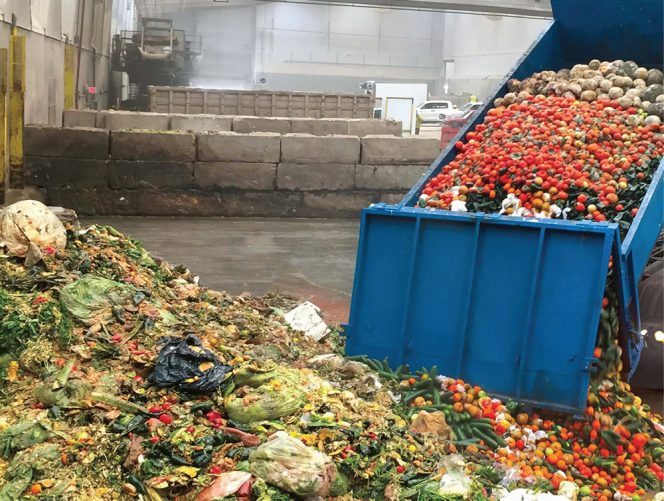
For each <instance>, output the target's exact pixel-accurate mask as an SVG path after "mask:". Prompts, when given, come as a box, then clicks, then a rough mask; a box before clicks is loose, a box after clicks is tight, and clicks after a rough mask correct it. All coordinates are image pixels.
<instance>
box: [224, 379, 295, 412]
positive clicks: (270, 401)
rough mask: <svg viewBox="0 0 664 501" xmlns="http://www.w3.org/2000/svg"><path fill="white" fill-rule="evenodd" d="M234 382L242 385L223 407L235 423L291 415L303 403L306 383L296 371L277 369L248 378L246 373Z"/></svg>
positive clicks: (225, 401) (227, 398)
mask: <svg viewBox="0 0 664 501" xmlns="http://www.w3.org/2000/svg"><path fill="white" fill-rule="evenodd" d="M235 382H236V385H239V383H244V386H241V387H240V388H239V389H238V391H236V392H235V393H233V394H231V395H229V396H228V397H226V399H225V400H224V407H225V408H226V411H227V412H228V416H229V417H230V418H231V419H232V420H233V421H237V422H238V423H252V422H256V421H269V420H272V419H278V418H282V417H285V416H290V415H291V414H293V413H294V412H295V411H297V410H298V409H299V408H301V407H302V406H303V405H304V403H305V400H306V391H305V383H306V382H305V379H304V377H303V376H302V375H301V373H300V372H299V371H297V370H291V369H285V368H279V369H275V370H273V371H269V372H265V373H253V374H251V375H250V376H248V375H247V373H246V372H245V373H243V374H241V375H240V377H239V379H236V381H235Z"/></svg>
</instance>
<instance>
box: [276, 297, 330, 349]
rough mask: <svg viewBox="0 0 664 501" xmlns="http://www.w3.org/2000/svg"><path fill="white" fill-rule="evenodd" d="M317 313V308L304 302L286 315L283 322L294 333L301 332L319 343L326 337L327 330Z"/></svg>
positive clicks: (318, 309)
mask: <svg viewBox="0 0 664 501" xmlns="http://www.w3.org/2000/svg"><path fill="white" fill-rule="evenodd" d="M319 311H320V308H318V306H316V305H315V304H313V303H310V302H309V301H305V302H304V303H302V304H301V305H298V306H296V307H295V308H293V309H292V310H291V311H289V312H288V313H286V315H284V320H286V323H287V324H288V325H290V326H291V328H293V329H295V330H296V331H302V332H304V335H305V336H308V337H311V338H313V339H315V340H316V341H320V340H321V339H323V338H324V337H325V336H326V335H327V333H328V330H327V325H326V324H325V322H323V319H322V318H320V315H318V312H319Z"/></svg>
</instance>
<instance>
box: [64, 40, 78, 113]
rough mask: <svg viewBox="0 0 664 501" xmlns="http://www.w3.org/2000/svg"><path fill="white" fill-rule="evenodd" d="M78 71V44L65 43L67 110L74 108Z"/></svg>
mask: <svg viewBox="0 0 664 501" xmlns="http://www.w3.org/2000/svg"><path fill="white" fill-rule="evenodd" d="M75 73H76V46H75V45H72V44H67V45H65V110H72V109H74V98H75V92H76V85H75V82H74V77H75Z"/></svg>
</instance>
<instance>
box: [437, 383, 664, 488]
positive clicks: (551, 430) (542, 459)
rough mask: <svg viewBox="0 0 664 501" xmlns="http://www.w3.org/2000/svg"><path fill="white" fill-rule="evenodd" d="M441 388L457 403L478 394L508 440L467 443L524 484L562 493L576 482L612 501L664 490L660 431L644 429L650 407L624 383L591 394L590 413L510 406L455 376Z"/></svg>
mask: <svg viewBox="0 0 664 501" xmlns="http://www.w3.org/2000/svg"><path fill="white" fill-rule="evenodd" d="M443 390H446V391H454V395H455V396H456V395H457V394H459V395H461V396H462V398H461V399H458V400H457V399H456V398H455V401H463V400H465V398H464V397H465V396H466V394H467V393H471V394H475V395H479V398H477V399H476V400H475V401H474V403H475V405H476V406H477V407H478V409H479V412H480V414H479V417H483V418H488V419H490V420H491V421H492V422H493V423H494V429H495V431H496V433H497V434H498V435H499V436H504V437H505V442H506V446H505V447H500V448H498V449H496V450H492V449H490V448H485V449H482V448H478V447H477V446H476V445H469V446H467V452H469V453H472V454H478V453H481V454H483V455H485V456H488V458H489V459H491V460H492V461H494V462H495V463H497V464H498V465H500V466H501V467H502V468H503V469H504V470H505V471H510V470H513V471H517V472H518V475H519V476H520V477H521V478H522V479H523V481H524V482H526V483H529V482H533V481H536V480H547V481H549V482H550V484H551V488H552V490H553V491H556V490H557V489H558V488H559V487H560V484H561V483H562V482H565V481H567V482H574V483H576V484H577V485H578V486H579V489H580V492H579V499H583V498H585V499H593V500H595V499H597V500H600V501H608V500H610V499H615V495H616V493H620V494H621V495H622V497H623V498H624V499H632V500H635V501H636V500H639V499H640V497H641V496H643V495H644V494H645V493H646V492H647V491H648V490H650V489H657V490H659V489H658V487H657V486H658V485H659V483H660V482H662V481H664V473H663V472H662V467H661V463H662V461H664V444H663V443H662V440H661V431H658V430H657V429H652V428H650V429H648V430H647V432H644V431H641V428H647V426H644V425H643V423H644V422H646V421H645V420H643V421H642V417H643V416H644V415H649V411H648V410H647V407H645V406H644V405H643V404H642V403H641V401H640V399H639V397H635V396H634V395H633V394H631V393H630V392H629V386H628V385H627V384H625V383H619V384H618V386H616V387H615V388H614V389H613V391H611V392H604V391H600V392H599V393H600V394H599V395H592V394H591V399H590V401H591V402H595V403H594V404H593V405H589V409H592V411H590V410H589V413H588V414H589V415H588V416H587V419H577V418H573V417H571V416H562V415H551V416H548V417H545V416H543V415H540V414H537V413H534V414H527V413H525V412H521V413H516V412H511V409H510V406H509V405H506V404H504V403H503V402H501V401H500V400H498V399H495V398H491V397H488V396H486V393H484V391H482V390H481V389H480V388H479V387H470V386H468V385H465V384H463V381H460V380H456V381H454V380H449V381H448V384H447V385H444V387H443ZM592 391H596V390H592ZM600 401H601V404H600ZM628 416H632V419H631V420H630V419H627V417H628ZM649 419H650V418H649ZM650 422H652V421H650ZM634 426H636V427H637V428H638V429H636V428H634ZM630 428H631V429H632V430H633V431H630Z"/></svg>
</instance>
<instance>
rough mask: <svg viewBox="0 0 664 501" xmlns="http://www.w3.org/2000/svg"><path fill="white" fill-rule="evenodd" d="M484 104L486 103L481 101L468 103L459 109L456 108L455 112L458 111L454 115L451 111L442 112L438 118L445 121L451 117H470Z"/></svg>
mask: <svg viewBox="0 0 664 501" xmlns="http://www.w3.org/2000/svg"><path fill="white" fill-rule="evenodd" d="M482 106H484V103H483V102H481V101H480V102H474V103H466V104H464V105H463V106H462V107H461V108H459V109H458V110H454V111H455V112H458V113H454V114H452V115H450V114H449V113H440V115H439V117H438V119H439V121H440V122H443V121H444V120H447V119H449V118H462V117H470V116H472V114H473V113H474V112H475V111H477V110H479V109H480V108H481V107H482Z"/></svg>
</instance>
